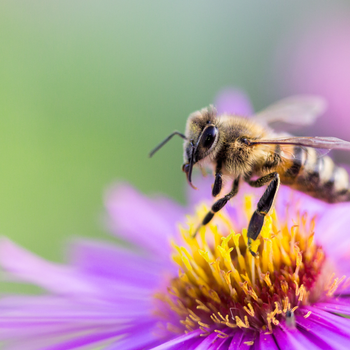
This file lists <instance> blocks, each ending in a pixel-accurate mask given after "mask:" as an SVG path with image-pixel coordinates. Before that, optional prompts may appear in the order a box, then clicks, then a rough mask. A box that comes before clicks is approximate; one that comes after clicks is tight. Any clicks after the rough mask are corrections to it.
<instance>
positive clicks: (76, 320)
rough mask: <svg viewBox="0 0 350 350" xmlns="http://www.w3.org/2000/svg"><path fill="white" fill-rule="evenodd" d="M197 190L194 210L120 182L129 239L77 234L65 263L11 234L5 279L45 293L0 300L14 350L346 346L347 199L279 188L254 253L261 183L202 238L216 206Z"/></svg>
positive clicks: (117, 216) (114, 222)
mask: <svg viewBox="0 0 350 350" xmlns="http://www.w3.org/2000/svg"><path fill="white" fill-rule="evenodd" d="M220 108H221V107H220ZM222 108H225V110H227V111H229V109H228V107H225V106H224V107H222ZM197 182H198V181H197ZM199 187H200V189H201V190H200V191H197V192H194V191H192V190H191V192H189V193H190V194H191V196H189V203H190V208H195V212H193V209H190V210H185V209H184V208H182V207H180V206H179V205H177V204H176V203H173V202H172V201H170V200H168V199H166V198H163V197H158V198H153V199H150V198H147V197H145V196H143V195H141V194H139V193H138V192H137V191H135V190H134V189H133V188H131V187H130V186H128V185H126V184H121V185H119V186H116V187H114V188H111V189H110V190H109V191H108V192H107V195H106V199H105V203H106V209H107V213H108V219H107V225H108V227H109V229H110V231H111V232H112V233H113V234H114V235H115V236H116V237H118V238H119V239H120V238H122V239H123V240H125V241H126V242H127V245H126V246H125V245H124V247H120V246H114V245H112V244H110V243H101V242H95V241H89V240H77V241H75V242H73V243H72V244H71V246H70V248H69V254H68V262H67V264H64V265H61V264H56V263H51V262H47V261H45V260H43V259H41V258H39V257H37V256H35V255H34V254H32V253H30V252H28V251H26V250H24V249H23V248H20V247H18V246H17V245H16V244H14V243H12V242H11V241H9V240H7V239H3V240H2V241H1V243H0V263H1V265H2V267H3V269H4V270H5V273H6V277H7V278H8V279H10V280H11V281H17V282H24V283H31V284H34V285H37V286H39V287H41V288H42V289H43V292H42V294H41V295H4V296H3V297H2V298H1V300H0V314H1V317H0V341H2V342H3V343H4V346H5V348H6V349H12V350H15V349H26V350H31V349H36V350H37V349H45V350H63V349H76V348H84V349H95V348H96V347H98V348H99V349H101V348H103V349H107V350H112V349H123V350H127V349H157V350H166V349H212V350H214V349H221V350H225V349H229V350H231V349H306V348H307V349H308V350H312V349H347V348H348V347H349V346H350V340H349V339H350V319H349V318H346V317H344V316H343V315H347V316H350V298H349V292H350V283H349V280H348V279H346V277H345V276H346V275H347V276H348V275H349V272H350V263H349V247H350V235H349V234H348V227H349V224H350V218H349V217H348V213H349V210H350V205H349V204H336V205H328V204H324V203H321V202H320V201H318V200H316V199H313V198H311V197H308V196H306V195H304V194H302V193H298V192H295V191H292V190H290V189H289V188H287V187H283V186H281V188H280V193H279V196H278V200H277V202H276V209H275V211H274V212H273V213H272V214H271V215H270V216H268V217H267V218H266V220H265V224H264V227H263V229H262V232H261V235H260V237H259V238H258V239H257V240H256V241H255V243H254V244H253V250H255V251H258V253H259V256H258V257H257V258H254V257H253V256H252V255H251V254H250V253H249V252H248V251H247V235H246V227H247V223H248V220H249V218H250V216H251V214H252V211H253V210H254V207H255V206H256V202H257V200H258V198H259V195H261V189H260V190H252V189H251V188H248V187H247V186H242V188H241V190H240V192H239V194H238V195H237V196H236V197H235V198H234V199H233V200H232V203H229V204H228V205H227V206H226V207H225V208H224V209H223V210H222V211H220V212H219V213H218V214H217V215H216V217H215V218H214V219H213V222H212V223H210V224H209V225H207V226H206V227H205V228H202V229H201V231H200V232H199V233H198V235H197V237H196V238H193V237H192V234H193V231H194V228H195V227H197V225H198V223H199V222H200V221H201V219H202V218H203V216H204V215H205V213H206V211H207V210H208V205H210V203H211V198H210V182H209V181H203V182H202V183H201V185H200V186H199ZM194 193H196V195H193V194H194ZM186 214H190V215H189V216H185V215H186Z"/></svg>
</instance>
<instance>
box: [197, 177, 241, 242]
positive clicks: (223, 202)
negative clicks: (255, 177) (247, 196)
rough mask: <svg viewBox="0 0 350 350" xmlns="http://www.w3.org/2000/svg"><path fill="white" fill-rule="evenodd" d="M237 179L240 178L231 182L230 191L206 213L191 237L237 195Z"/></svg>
mask: <svg viewBox="0 0 350 350" xmlns="http://www.w3.org/2000/svg"><path fill="white" fill-rule="evenodd" d="M239 179H240V178H239V177H237V179H236V180H234V181H233V185H232V190H231V191H230V192H229V193H228V194H227V195H226V196H224V197H222V198H220V199H219V200H217V201H216V202H215V203H214V204H213V205H212V207H211V209H210V211H209V212H208V213H207V215H206V216H205V217H204V219H203V221H202V223H201V224H200V225H199V226H198V227H197V229H196V231H195V232H194V234H193V237H195V236H196V234H197V232H198V231H199V229H200V228H201V227H202V226H205V225H207V224H208V223H209V222H210V221H211V219H212V218H213V217H214V215H215V213H217V212H218V211H219V210H221V209H222V208H223V207H224V206H225V205H226V203H227V202H228V201H229V200H230V199H231V198H233V197H234V196H235V195H236V194H237V192H238V185H239Z"/></svg>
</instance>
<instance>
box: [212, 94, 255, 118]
mask: <svg viewBox="0 0 350 350" xmlns="http://www.w3.org/2000/svg"><path fill="white" fill-rule="evenodd" d="M215 106H216V109H217V111H218V114H223V113H227V114H234V115H239V116H250V115H252V114H253V108H252V105H251V103H250V100H249V97H248V96H247V95H246V94H245V93H244V92H243V91H242V90H239V89H236V88H226V89H223V90H221V91H220V92H219V93H218V95H217V96H216V98H215Z"/></svg>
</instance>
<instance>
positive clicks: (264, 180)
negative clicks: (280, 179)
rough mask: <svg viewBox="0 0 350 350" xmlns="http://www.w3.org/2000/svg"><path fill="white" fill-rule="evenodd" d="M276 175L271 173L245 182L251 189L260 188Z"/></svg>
mask: <svg viewBox="0 0 350 350" xmlns="http://www.w3.org/2000/svg"><path fill="white" fill-rule="evenodd" d="M276 175H277V173H271V174H268V175H265V176H262V177H260V178H259V179H257V180H254V181H252V180H250V179H245V181H246V182H247V183H248V184H249V185H250V186H252V187H262V186H264V185H265V184H267V183H268V182H270V181H271V180H272V179H273V178H275V177H276Z"/></svg>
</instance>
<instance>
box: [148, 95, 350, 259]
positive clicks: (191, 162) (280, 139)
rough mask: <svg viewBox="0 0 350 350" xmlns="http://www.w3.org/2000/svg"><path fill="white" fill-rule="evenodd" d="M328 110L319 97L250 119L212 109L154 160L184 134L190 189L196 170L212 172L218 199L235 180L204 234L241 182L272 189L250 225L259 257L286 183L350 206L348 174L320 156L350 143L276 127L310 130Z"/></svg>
mask: <svg viewBox="0 0 350 350" xmlns="http://www.w3.org/2000/svg"><path fill="white" fill-rule="evenodd" d="M325 108H326V103H325V101H324V100H323V99H322V98H320V97H317V96H293V97H289V98H286V99H283V100H281V101H279V102H277V103H276V104H273V105H272V106H270V107H268V108H267V109H265V110H264V111H262V112H260V113H257V114H255V115H254V116H252V117H250V118H246V117H241V116H237V115H228V114H222V115H217V113H216V110H215V108H214V107H212V106H209V107H208V108H204V109H202V110H200V111H197V112H194V113H192V114H191V115H190V116H189V117H188V119H187V123H186V131H185V134H182V133H180V132H178V131H175V132H173V133H172V134H170V135H169V136H168V137H167V138H166V139H165V140H164V141H163V142H161V143H160V144H159V145H158V146H157V147H156V148H154V149H153V150H152V152H151V153H150V156H152V155H153V154H154V153H155V152H156V151H158V150H159V149H160V148H161V147H162V146H163V145H164V144H165V143H167V142H168V141H169V140H170V139H171V138H172V137H173V136H174V135H178V136H180V137H182V138H183V139H184V140H185V142H184V164H183V167H182V170H183V171H184V172H185V174H186V176H187V180H188V183H189V184H190V186H192V187H193V188H195V187H194V185H193V184H192V170H193V167H195V166H198V167H200V168H201V167H203V166H206V167H209V168H211V169H212V171H213V173H214V176H215V180H214V184H213V187H212V195H213V197H217V196H218V195H219V194H220V192H221V190H222V187H223V177H224V178H226V179H227V178H228V179H230V180H231V181H232V187H231V191H230V192H229V193H227V194H226V195H224V196H223V197H221V198H220V199H219V200H217V201H216V202H215V203H214V204H213V205H212V207H211V209H210V211H209V212H208V213H207V215H206V216H205V217H204V218H203V220H202V223H201V225H200V226H199V227H198V229H199V228H200V227H201V226H203V225H206V224H208V223H209V222H210V221H211V220H212V218H213V217H214V215H215V213H217V212H218V211H219V210H221V209H222V208H223V207H224V206H225V205H226V203H227V202H228V201H229V200H230V199H232V198H233V197H234V196H235V195H236V194H237V192H238V187H239V184H240V182H241V181H245V182H247V183H248V184H249V185H250V186H252V187H262V186H264V185H266V186H267V188H266V190H265V192H264V194H263V195H262V197H261V198H260V200H259V202H258V204H257V208H256V210H255V212H254V213H253V215H252V218H251V220H250V222H249V225H248V233H247V235H248V248H249V251H250V252H251V253H252V255H254V256H256V253H255V252H253V251H252V250H251V244H252V240H256V239H257V237H258V236H259V234H260V231H261V228H262V226H263V224H264V218H265V216H266V215H267V214H269V213H270V212H271V210H272V208H273V205H274V201H275V199H276V195H277V192H278V188H279V185H280V183H282V184H284V185H288V186H290V187H291V188H294V189H297V190H299V191H302V192H304V193H307V194H309V195H310V196H313V197H316V198H319V199H321V200H323V201H325V202H328V203H335V202H345V201H350V181H349V175H348V173H347V171H346V170H345V169H344V168H342V167H340V166H337V165H335V164H334V162H333V161H332V159H331V158H330V157H329V156H325V155H323V156H320V155H319V152H318V150H326V151H328V150H331V149H347V150H350V142H347V141H344V140H341V139H338V138H334V137H295V136H291V135H289V134H287V133H278V132H276V131H274V130H273V129H272V128H271V124H273V123H276V122H282V123H287V124H289V125H290V124H292V125H293V124H294V125H301V126H306V125H310V124H312V123H313V122H314V121H315V120H316V119H317V117H319V116H320V115H321V114H322V113H323V112H324V110H325ZM198 229H197V230H196V232H197V231H198ZM196 232H195V234H196ZM195 234H194V235H195Z"/></svg>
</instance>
